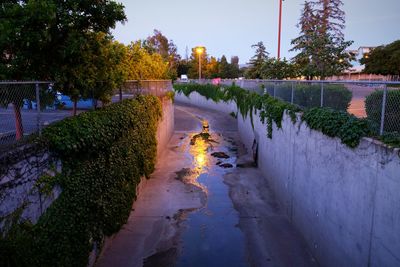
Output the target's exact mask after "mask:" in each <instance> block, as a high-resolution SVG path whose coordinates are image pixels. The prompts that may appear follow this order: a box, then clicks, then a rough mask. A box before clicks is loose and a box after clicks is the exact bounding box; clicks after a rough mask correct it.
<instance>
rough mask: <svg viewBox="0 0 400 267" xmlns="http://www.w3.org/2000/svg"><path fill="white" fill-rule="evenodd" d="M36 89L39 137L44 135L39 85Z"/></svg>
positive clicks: (36, 85)
mask: <svg viewBox="0 0 400 267" xmlns="http://www.w3.org/2000/svg"><path fill="white" fill-rule="evenodd" d="M35 89H36V112H37V114H36V123H37V129H38V131H39V135H40V134H42V118H41V110H40V87H39V84H38V83H36V84H35Z"/></svg>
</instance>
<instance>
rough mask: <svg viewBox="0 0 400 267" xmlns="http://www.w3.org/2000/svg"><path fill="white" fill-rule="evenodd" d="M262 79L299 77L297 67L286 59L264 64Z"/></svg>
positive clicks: (271, 60) (273, 59)
mask: <svg viewBox="0 0 400 267" xmlns="http://www.w3.org/2000/svg"><path fill="white" fill-rule="evenodd" d="M261 77H262V78H263V79H278V80H283V79H286V78H294V77H297V73H296V67H295V65H294V64H292V63H291V62H289V61H287V60H286V58H284V59H283V60H277V59H275V58H272V59H269V60H268V61H266V62H265V63H264V65H263V69H262V72H261Z"/></svg>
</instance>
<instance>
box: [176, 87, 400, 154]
mask: <svg viewBox="0 0 400 267" xmlns="http://www.w3.org/2000/svg"><path fill="white" fill-rule="evenodd" d="M174 89H175V91H176V92H178V93H183V94H184V95H185V96H187V97H189V95H190V94H191V93H192V92H197V93H199V94H200V95H202V96H204V97H205V98H207V99H211V100H213V101H215V102H219V101H224V102H229V101H234V102H235V103H236V104H237V107H238V111H239V112H240V113H241V114H242V116H243V118H245V117H247V116H248V115H249V116H250V119H251V123H252V124H253V112H254V111H257V112H258V113H259V115H260V120H261V122H262V123H267V136H268V137H269V138H272V130H273V127H272V125H273V123H272V122H274V123H275V124H276V126H277V127H278V128H281V127H282V118H283V116H284V114H285V112H286V113H287V114H289V116H290V117H291V119H292V121H293V123H295V122H296V120H297V119H296V113H297V112H302V115H301V117H300V118H301V120H302V121H304V122H306V123H307V125H308V126H309V127H310V128H311V129H314V130H318V131H321V132H322V133H324V134H326V135H328V136H330V137H338V138H340V139H341V141H342V143H344V144H346V145H347V146H349V147H352V148H354V147H357V146H358V144H359V143H360V140H361V138H363V137H366V136H371V137H377V138H379V139H381V140H382V141H383V142H385V143H387V144H388V145H391V146H395V147H400V141H399V140H400V136H399V135H397V134H392V135H390V136H387V135H383V136H382V137H378V136H374V131H373V129H371V123H370V122H369V121H367V120H366V119H359V118H357V117H355V116H354V115H351V114H349V113H347V112H346V111H343V107H347V106H349V104H350V101H351V92H348V90H347V89H345V88H338V87H335V86H330V87H329V86H327V87H326V88H325V90H326V92H327V94H328V95H332V96H335V97H332V98H327V101H331V102H329V103H330V104H331V106H332V107H341V108H340V109H342V110H335V109H333V108H330V107H323V108H301V107H299V106H296V105H292V104H289V103H288V102H285V101H282V100H280V99H278V98H274V97H272V96H270V95H269V94H263V95H259V94H257V93H255V92H251V91H249V90H245V89H243V88H240V87H238V86H229V87H221V86H216V85H210V84H207V85H199V84H175V85H174ZM297 90H303V91H305V90H306V89H304V88H298V89H297ZM314 91H315V90H314V89H311V90H310V92H309V93H304V94H305V95H306V94H310V95H311V96H312V95H314V94H315V92H314ZM337 98H340V99H342V100H340V101H342V102H338V100H337ZM343 101H344V102H343ZM367 104H368V103H367ZM328 106H329V105H328Z"/></svg>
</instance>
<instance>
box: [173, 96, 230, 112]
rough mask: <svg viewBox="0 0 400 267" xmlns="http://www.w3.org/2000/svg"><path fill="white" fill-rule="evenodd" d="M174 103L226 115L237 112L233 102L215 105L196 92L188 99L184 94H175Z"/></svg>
mask: <svg viewBox="0 0 400 267" xmlns="http://www.w3.org/2000/svg"><path fill="white" fill-rule="evenodd" d="M175 101H177V102H180V103H185V104H189V105H193V106H197V107H202V108H208V109H212V110H217V111H220V112H224V113H226V114H230V113H231V112H236V111H237V107H236V104H235V102H230V103H225V102H222V101H221V102H219V103H215V102H214V101H212V100H211V99H209V100H207V99H206V98H205V97H203V96H201V95H200V94H198V93H197V92H193V93H191V94H190V98H188V97H186V96H185V95H184V94H179V93H177V94H175Z"/></svg>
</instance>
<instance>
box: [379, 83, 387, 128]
mask: <svg viewBox="0 0 400 267" xmlns="http://www.w3.org/2000/svg"><path fill="white" fill-rule="evenodd" d="M386 96H387V85H386V84H385V85H384V87H383V98H382V110H381V126H380V128H379V135H382V134H383V131H384V127H385V112H386Z"/></svg>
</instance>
